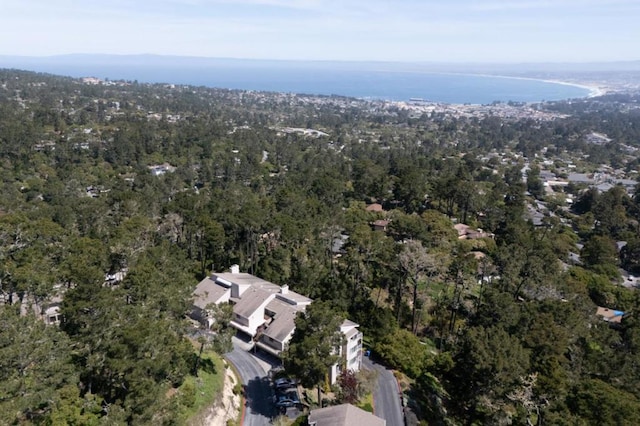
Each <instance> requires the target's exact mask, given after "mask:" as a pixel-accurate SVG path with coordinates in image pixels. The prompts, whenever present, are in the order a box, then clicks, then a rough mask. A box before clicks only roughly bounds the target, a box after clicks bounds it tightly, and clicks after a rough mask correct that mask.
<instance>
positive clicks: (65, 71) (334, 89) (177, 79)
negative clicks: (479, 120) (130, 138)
mask: <svg viewBox="0 0 640 426" xmlns="http://www.w3.org/2000/svg"><path fill="white" fill-rule="evenodd" d="M23 68H25V69H30V70H32V71H35V72H47V73H53V74H59V75H68V76H72V77H76V78H78V77H82V76H87V75H100V76H102V77H104V78H108V79H110V80H114V79H116V80H117V79H125V80H137V81H140V82H146V83H151V84H153V83H160V82H164V83H168V82H172V83H173V84H189V85H194V86H206V87H219V88H227V89H237V90H257V91H265V92H279V93H308V94H316V95H330V94H338V95H341V96H346V97H354V98H358V99H368V100H372V99H377V100H395V101H408V100H409V99H411V97H420V98H425V99H428V100H431V101H433V102H441V103H449V104H460V103H469V104H479V105H481V104H486V103H490V102H492V101H496V100H499V101H504V102H506V101H507V100H509V96H511V94H509V95H504V96H500V95H497V96H496V97H495V98H494V99H489V96H487V97H486V99H478V98H479V97H480V98H482V97H483V96H482V95H480V94H479V92H477V93H471V92H470V91H469V89H467V95H468V96H469V98H468V100H461V99H455V100H454V99H451V98H452V97H456V96H452V93H454V92H452V91H447V92H443V91H442V90H440V91H439V92H438V88H439V87H440V86H433V87H434V88H435V91H436V92H437V93H430V89H431V88H430V87H429V86H428V85H425V83H423V82H416V81H415V78H412V77H409V80H413V81H412V82H411V83H412V84H413V86H410V85H409V86H407V87H402V84H397V86H398V88H397V89H398V90H397V91H396V92H395V93H394V90H395V89H394V90H389V87H384V84H387V83H388V80H386V81H382V80H381V81H375V80H376V76H374V78H373V80H374V81H369V82H368V84H369V85H371V87H369V88H366V87H363V85H362V84H361V82H362V81H366V79H362V78H360V77H362V76H365V77H368V76H367V73H373V74H378V73H379V74H381V75H382V76H383V77H384V75H387V76H388V77H389V76H390V77H391V78H392V79H393V80H397V78H393V75H394V74H395V75H396V76H398V77H399V78H400V81H401V80H402V75H403V74H404V75H407V76H409V75H414V76H419V75H421V74H422V75H432V76H438V75H439V76H452V77H455V76H457V77H472V78H486V79H508V80H513V81H515V80H521V81H530V82H536V83H545V84H549V85H558V86H570V87H573V88H576V89H580V92H581V93H566V94H565V95H559V96H557V95H550V96H551V97H547V96H545V90H544V88H540V92H539V93H537V94H535V95H533V96H531V94H534V93H536V92H535V91H531V90H526V91H524V92H523V94H526V95H527V96H523V97H522V100H518V99H517V98H518V97H519V96H518V97H516V98H515V99H513V98H512V99H511V100H515V101H518V102H525V103H535V102H541V101H544V100H566V99H572V98H591V97H595V96H600V95H603V94H605V93H607V91H608V90H607V89H606V88H605V87H601V86H597V83H595V84H593V85H591V84H585V83H580V82H578V83H576V82H571V81H565V80H561V79H553V78H551V79H545V78H535V77H525V76H514V75H504V74H490V73H473V72H443V71H428V70H424V69H423V70H419V69H404V70H400V69H386V68H385V67H376V66H374V67H371V68H368V69H359V70H356V69H349V70H346V71H341V70H334V71H332V70H328V71H327V70H321V72H319V73H318V75H319V76H321V77H323V78H324V80H323V79H322V78H321V79H320V82H319V83H318V82H317V81H312V80H309V79H308V74H309V73H308V72H302V71H299V70H297V71H296V70H293V73H290V74H291V75H292V76H293V77H294V78H293V79H290V80H292V81H293V83H291V82H289V83H284V84H282V83H278V82H277V81H276V80H274V81H268V79H265V78H264V76H257V77H255V76H253V77H252V76H251V75H250V74H251V73H252V72H254V71H255V70H253V69H245V70H241V71H243V72H242V73H237V72H236V73H230V72H229V70H228V69H225V70H224V72H220V70H219V69H213V68H212V69H204V70H200V69H199V70H198V72H195V70H194V69H191V68H189V67H187V68H185V69H184V70H182V71H183V72H182V73H181V72H176V70H175V69H173V68H167V69H163V68H162V67H160V68H158V69H155V70H153V72H149V70H148V69H146V68H144V67H142V68H140V67H135V66H134V67H127V66H123V65H118V64H115V65H111V66H109V67H106V68H105V67H104V66H98V65H96V64H93V65H91V64H87V65H86V66H85V67H82V68H81V69H80V70H79V69H76V68H74V67H72V66H63V67H62V68H57V69H45V68H46V67H45V68H43V67H38V66H29V67H23ZM269 71H271V74H273V73H274V71H282V69H281V68H278V67H275V68H269ZM285 71H286V70H285ZM306 71H308V70H306ZM207 74H209V75H212V76H215V78H212V79H211V80H208V79H207V78H203V77H202V76H203V75H207ZM354 74H357V75H359V77H358V78H357V79H356V78H354ZM278 75H280V74H279V73H278ZM238 76H240V77H238ZM301 76H302V77H301ZM254 77H255V78H254ZM338 77H339V79H337V80H335V81H331V80H332V79H335V78H338ZM349 82H355V83H354V84H351V85H349V84H348V83H349ZM381 82H382V86H381ZM427 84H428V83H427ZM354 87H355V89H354ZM380 87H383V90H382V91H381V90H369V89H374V88H375V89H379V88H380ZM452 87H453V88H454V90H455V88H456V86H455V85H454V86H452ZM458 87H460V86H458ZM425 89H427V90H425ZM559 90H561V89H559ZM412 92H413V93H412ZM425 92H426V93H425ZM431 95H433V96H431ZM467 95H465V96H467ZM474 97H475V98H474ZM463 99H464V97H463Z"/></svg>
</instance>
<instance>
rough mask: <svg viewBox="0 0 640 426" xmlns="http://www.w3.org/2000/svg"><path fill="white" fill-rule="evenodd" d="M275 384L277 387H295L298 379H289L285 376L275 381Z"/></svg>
mask: <svg viewBox="0 0 640 426" xmlns="http://www.w3.org/2000/svg"><path fill="white" fill-rule="evenodd" d="M273 385H274V386H275V388H276V389H288V388H293V387H296V385H297V384H296V381H295V380H293V379H289V378H288V377H283V378H280V379H276V380H275V381H274V382H273Z"/></svg>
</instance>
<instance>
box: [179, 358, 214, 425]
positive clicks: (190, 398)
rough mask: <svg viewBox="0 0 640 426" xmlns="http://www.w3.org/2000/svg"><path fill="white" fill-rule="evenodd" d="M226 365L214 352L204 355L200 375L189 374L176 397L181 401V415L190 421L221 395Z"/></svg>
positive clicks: (183, 418)
mask: <svg viewBox="0 0 640 426" xmlns="http://www.w3.org/2000/svg"><path fill="white" fill-rule="evenodd" d="M224 376H225V366H224V363H223V360H222V358H220V356H219V355H217V354H216V353H214V352H205V353H204V354H203V355H202V361H201V362H200V368H199V370H198V377H194V376H191V375H190V376H188V377H187V378H186V379H185V380H184V382H183V383H182V385H181V386H180V387H179V388H178V392H177V394H176V398H178V401H179V403H180V408H181V410H180V417H181V418H182V420H184V421H188V420H189V419H192V418H193V417H195V416H197V415H198V414H199V413H200V412H201V411H202V410H203V409H204V408H205V407H208V406H209V405H211V404H213V403H214V402H215V400H216V398H218V397H219V396H220V393H221V392H222V388H223V385H224Z"/></svg>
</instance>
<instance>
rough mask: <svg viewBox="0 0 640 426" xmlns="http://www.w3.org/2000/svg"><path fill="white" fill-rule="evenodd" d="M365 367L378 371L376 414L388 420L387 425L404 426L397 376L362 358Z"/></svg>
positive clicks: (374, 393) (375, 394)
mask: <svg viewBox="0 0 640 426" xmlns="http://www.w3.org/2000/svg"><path fill="white" fill-rule="evenodd" d="M362 363H363V366H364V368H366V369H367V370H375V371H377V372H378V386H377V387H376V389H375V390H374V391H373V404H374V410H375V413H374V414H375V415H376V416H378V417H381V418H383V419H385V420H386V421H387V426H404V415H403V412H402V404H401V403H400V392H399V390H398V382H397V381H396V378H395V376H394V375H393V373H392V372H391V370H388V369H387V368H385V367H383V366H382V365H380V364H378V363H376V362H373V361H371V360H370V359H369V358H368V357H363V358H362Z"/></svg>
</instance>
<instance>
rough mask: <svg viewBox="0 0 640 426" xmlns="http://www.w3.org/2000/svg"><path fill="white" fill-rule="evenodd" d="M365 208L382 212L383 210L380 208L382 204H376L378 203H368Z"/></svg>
mask: <svg viewBox="0 0 640 426" xmlns="http://www.w3.org/2000/svg"><path fill="white" fill-rule="evenodd" d="M366 210H367V211H368V212H382V211H384V210H383V209H382V204H378V203H373V204H369V205H368V206H367V209H366Z"/></svg>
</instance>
